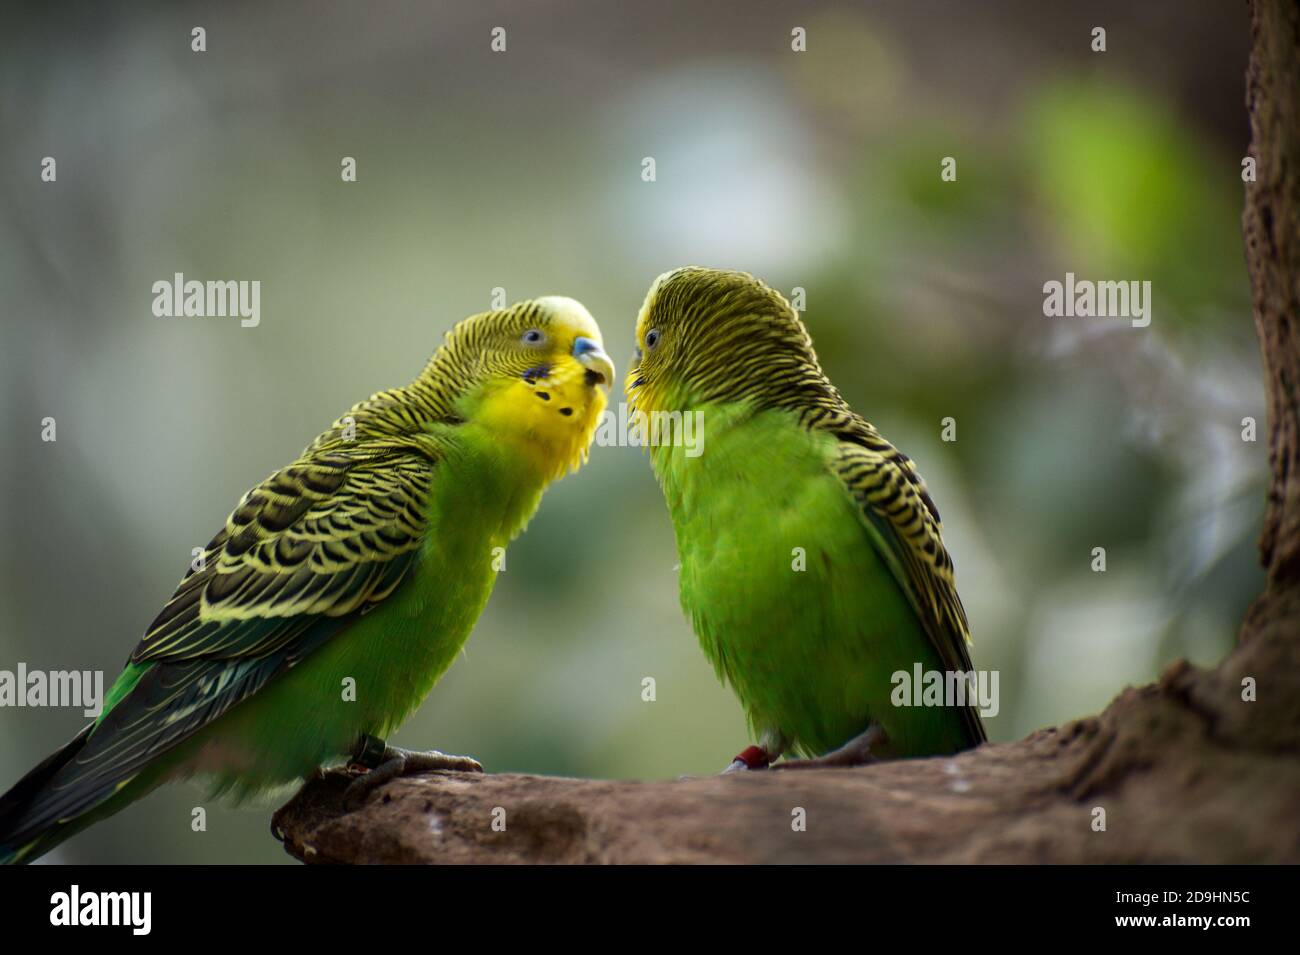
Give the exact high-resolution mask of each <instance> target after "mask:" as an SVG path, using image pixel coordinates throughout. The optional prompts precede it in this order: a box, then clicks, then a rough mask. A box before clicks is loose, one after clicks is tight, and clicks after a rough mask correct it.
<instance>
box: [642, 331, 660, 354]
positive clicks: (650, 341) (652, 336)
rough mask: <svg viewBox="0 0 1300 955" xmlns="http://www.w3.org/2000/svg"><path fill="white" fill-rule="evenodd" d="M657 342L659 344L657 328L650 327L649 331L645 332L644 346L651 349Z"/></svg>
mask: <svg viewBox="0 0 1300 955" xmlns="http://www.w3.org/2000/svg"><path fill="white" fill-rule="evenodd" d="M658 344H659V329H657V328H652V329H650V331H648V332H646V333H645V347H646V348H648V349H652V348H654V347H655V346H656V345H658Z"/></svg>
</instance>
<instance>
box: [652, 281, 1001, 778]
mask: <svg viewBox="0 0 1300 955" xmlns="http://www.w3.org/2000/svg"><path fill="white" fill-rule="evenodd" d="M636 344H637V357H636V360H635V362H634V363H633V365H632V367H631V369H630V370H629V372H628V375H627V393H628V398H629V402H630V403H631V404H632V405H633V406H634V408H635V412H636V417H637V419H638V420H640V421H641V426H642V427H643V428H647V429H648V430H649V435H648V436H647V437H648V439H649V441H648V443H650V444H651V449H650V455H651V461H652V464H653V466H654V470H655V473H656V475H657V477H658V479H659V483H660V486H661V487H662V489H663V494H664V499H665V500H666V502H667V505H668V512H669V515H670V516H671V518H672V522H673V527H674V529H675V531H676V538H677V550H678V555H679V558H680V562H681V563H680V568H679V571H678V572H679V590H680V596H681V601H682V606H683V608H684V609H685V611H686V613H687V614H688V615H689V617H690V619H691V622H692V624H693V626H694V629H695V633H696V635H697V636H698V637H699V640H700V644H701V646H702V648H703V649H704V653H705V655H706V656H707V657H708V658H709V660H710V662H712V664H713V666H714V668H715V669H716V671H717V673H718V676H719V678H720V679H721V680H723V681H724V682H725V683H727V684H729V685H730V686H731V687H732V688H733V690H734V691H735V693H736V695H737V697H739V699H740V702H741V704H742V706H743V707H744V710H745V713H746V715H747V717H748V719H749V723H750V727H751V729H752V731H753V732H754V733H755V734H756V737H757V739H758V745H757V746H749V747H748V748H747V749H745V750H744V751H743V752H742V753H741V754H740V755H739V756H737V757H736V759H735V760H734V761H733V762H732V764H731V767H730V769H732V770H736V769H745V768H749V769H755V768H762V767H766V766H767V765H769V763H772V762H774V761H775V760H776V759H777V758H778V757H779V756H781V755H782V754H783V753H793V754H798V755H802V756H805V757H811V758H809V759H805V760H799V761H789V762H786V763H782V764H779V765H781V766H805V767H806V766H817V765H853V764H857V763H862V762H866V761H869V760H871V759H879V758H888V757H898V756H919V755H934V754H943V753H953V752H956V751H958V750H962V749H967V748H969V747H972V746H976V745H978V744H979V743H981V742H982V741H984V740H985V738H986V737H985V732H984V727H983V724H982V722H981V720H980V715H979V711H978V710H977V709H976V707H975V705H973V704H974V703H975V700H974V694H973V693H972V694H970V695H966V690H967V689H969V687H970V684H969V682H966V683H963V684H962V686H963V689H962V692H961V694H957V695H956V696H957V697H964V698H963V699H959V700H958V703H957V704H954V705H937V706H914V705H906V706H901V705H896V704H897V703H898V701H899V697H898V696H897V695H896V690H897V689H898V688H899V686H900V679H912V677H913V675H914V674H916V673H917V672H923V673H926V674H929V673H940V674H945V675H946V674H953V675H954V676H956V675H958V674H960V675H961V677H960V681H969V680H970V679H971V678H972V677H973V670H972V667H971V662H970V657H969V654H968V651H967V642H968V639H969V636H968V628H967V622H966V614H965V611H964V610H963V608H962V604H961V600H960V598H959V597H958V596H957V590H956V587H955V585H954V583H953V566H952V561H951V559H950V558H949V556H948V552H947V551H946V550H945V549H944V546H943V542H942V540H941V539H940V523H939V512H938V510H937V509H936V508H935V505H934V502H933V501H932V500H931V499H930V495H929V494H928V493H927V492H926V488H925V484H924V483H923V482H922V480H921V477H920V475H919V474H918V473H917V471H916V468H915V466H914V465H913V464H912V462H911V461H910V460H909V459H908V458H907V456H906V455H904V454H903V453H902V452H900V451H898V450H897V449H896V448H894V447H893V446H892V445H891V444H890V443H889V442H888V441H886V440H885V439H884V438H883V437H882V436H881V435H880V432H878V431H877V430H876V429H875V428H874V427H872V425H870V424H869V423H867V422H866V421H865V420H863V419H862V418H861V417H859V416H858V415H857V414H855V413H854V411H853V410H852V409H851V408H850V407H849V406H848V405H847V404H846V403H845V401H844V399H843V398H842V397H840V394H839V392H838V391H836V389H835V387H834V386H833V385H832V384H831V382H830V380H829V379H828V378H827V377H826V375H825V374H824V373H823V371H822V369H821V366H820V365H819V363H818V361H817V356H816V354H815V353H814V352H813V347H812V341H811V339H810V338H809V336H808V333H807V331H806V330H805V329H804V326H803V323H802V322H801V321H800V320H799V317H798V315H796V313H795V311H794V309H793V308H791V306H790V304H789V303H788V302H787V301H786V300H785V299H784V298H783V297H782V296H781V295H780V294H779V293H778V292H776V291H773V290H772V289H770V288H768V287H767V286H766V285H764V284H763V283H761V282H759V281H757V280H756V279H754V278H753V277H752V276H750V275H748V274H745V273H742V272H724V271H717V270H713V269H703V268H682V269H677V270H675V271H672V272H668V273H666V274H664V275H662V276H660V277H659V278H658V279H657V280H656V281H655V283H654V284H653V285H652V286H651V288H650V291H649V293H648V294H647V296H646V300H645V304H644V305H643V306H642V309H641V313H640V315H639V316H638V319H637V326H636ZM683 415H691V416H697V417H693V418H692V420H693V421H698V424H697V425H695V430H696V432H697V440H696V441H695V442H687V441H682V440H678V439H677V436H676V435H677V432H676V430H675V429H676V428H680V427H681V423H682V422H683V418H682V416H683ZM642 416H644V417H642ZM700 437H702V438H703V440H702V441H699V440H698V438H700ZM701 452H702V453H701ZM918 665H919V669H918ZM900 674H901V675H903V676H901V677H900ZM942 679H944V680H945V681H946V682H948V683H950V684H952V685H954V686H955V685H956V684H957V683H958V682H960V681H958V680H953V679H949V678H948V677H947V676H943V677H942ZM916 691H917V694H918V695H919V694H920V687H917V688H916ZM909 702H911V701H910V700H909Z"/></svg>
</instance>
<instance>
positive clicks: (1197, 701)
mask: <svg viewBox="0 0 1300 955" xmlns="http://www.w3.org/2000/svg"><path fill="white" fill-rule="evenodd" d="M1250 9H1251V25H1252V35H1253V49H1252V53H1251V60H1250V65H1249V68H1248V71H1247V77H1246V85H1247V95H1246V102H1247V106H1248V109H1249V111H1250V120H1251V137H1252V142H1251V149H1250V155H1252V156H1254V157H1255V158H1256V160H1257V181H1256V182H1254V183H1248V184H1247V185H1246V203H1245V212H1244V215H1243V227H1244V234H1245V248H1246V260H1247V265H1248V268H1249V272H1250V279H1251V284H1252V289H1253V294H1254V313H1255V325H1256V329H1257V332H1258V335H1259V341H1260V348H1261V351H1262V355H1263V365H1264V374H1265V387H1266V391H1267V396H1268V408H1269V442H1270V444H1269V447H1270V468H1271V473H1272V477H1271V483H1270V486H1269V492H1268V503H1267V508H1266V513H1265V516H1264V527H1263V533H1262V535H1261V539H1260V555H1261V559H1262V561H1263V564H1264V567H1265V569H1266V570H1267V575H1268V576H1267V586H1266V589H1265V591H1264V593H1263V594H1262V595H1261V596H1260V597H1259V598H1258V599H1257V600H1256V601H1255V603H1254V604H1253V605H1252V606H1251V608H1250V611H1249V612H1248V614H1247V616H1246V619H1245V621H1244V623H1243V625H1242V628H1241V631H1240V634H1239V640H1238V643H1237V646H1236V648H1235V649H1234V650H1233V652H1232V653H1231V654H1230V655H1229V656H1228V657H1227V659H1225V660H1224V661H1223V662H1222V663H1221V664H1219V666H1217V667H1216V668H1214V669H1211V670H1201V669H1197V668H1195V667H1192V666H1190V665H1188V664H1186V663H1183V662H1179V663H1176V664H1174V665H1172V666H1171V667H1169V668H1168V669H1167V670H1166V672H1165V673H1164V674H1163V675H1162V677H1161V679H1160V680H1159V682H1158V683H1156V684H1154V685H1151V686H1145V687H1142V688H1140V689H1132V688H1129V689H1126V690H1124V691H1123V692H1122V693H1121V694H1120V695H1119V696H1118V697H1117V698H1116V699H1115V700H1114V701H1113V702H1112V703H1111V704H1110V705H1109V706H1108V707H1107V708H1106V710H1105V711H1104V712H1103V713H1101V715H1100V716H1097V717H1095V718H1090V719H1085V720H1080V721H1076V722H1073V723H1070V724H1067V725H1066V726H1063V727H1060V728H1059V729H1049V730H1043V731H1040V732H1037V733H1034V734H1033V735H1031V736H1029V737H1028V738H1026V739H1023V740H1020V741H1018V742H1015V743H1006V744H994V745H986V746H983V747H980V748H979V749H978V750H975V751H972V752H968V753H963V754H961V755H959V756H956V757H953V758H949V759H928V760H909V761H902V762H893V763H883V764H879V765H875V766H871V767H866V768H862V769H853V770H833V771H832V770H826V771H817V772H766V773H750V774H742V775H738V776H730V777H725V778H702V779H688V780H682V781H674V782H610V781H599V780H578V779H557V778H548V777H536V776H518V775H500V776H492V775H489V776H463V775H456V774H445V773H434V774H428V775H425V776H420V777H413V778H408V779H402V780H397V781H395V782H392V783H389V784H388V785H387V786H386V787H384V788H383V789H382V790H380V791H379V792H378V793H376V794H375V795H374V796H372V797H371V799H370V800H369V801H368V802H367V803H366V804H365V805H364V806H363V807H361V808H360V809H358V810H356V811H353V812H346V811H344V809H343V806H342V800H341V792H342V789H343V787H344V786H345V785H346V783H347V781H348V779H349V778H350V776H349V774H348V773H347V772H346V771H342V770H336V771H332V772H330V773H327V774H325V776H324V777H323V778H322V779H320V780H317V781H314V782H312V783H309V784H308V785H306V786H305V787H304V788H303V790H302V791H301V792H300V793H299V794H298V795H297V796H295V797H294V799H293V800H292V801H291V802H289V803H288V804H287V805H286V806H284V807H283V808H282V809H281V810H280V811H279V812H278V813H276V816H275V820H274V828H275V829H276V831H277V832H278V834H280V835H281V837H282V838H283V840H284V844H285V848H286V849H287V850H288V851H289V852H290V853H291V854H292V855H294V856H296V857H298V858H299V859H302V860H303V861H306V862H317V863H319V862H333V863H365V862H422V863H439V862H1292V863H1294V862H1300V812H1297V808H1300V415H1298V414H1297V387H1298V385H1300V350H1298V343H1297V329H1296V327H1295V326H1296V321H1297V317H1298V316H1300V149H1298V148H1297V147H1298V146H1300V4H1297V2H1296V0H1255V2H1253V3H1252V4H1251V8H1250ZM1248 678H1249V679H1251V680H1253V681H1254V683H1255V686H1256V692H1257V700H1256V701H1252V702H1247V701H1246V700H1243V698H1242V697H1243V681H1246V680H1247V679H1248ZM1098 808H1100V809H1104V810H1105V819H1106V828H1105V831H1096V830H1095V829H1094V827H1093V820H1094V818H1095V810H1096V809H1098ZM498 809H499V810H504V816H502V814H501V813H500V812H499V811H497V810H498ZM798 809H802V810H803V811H804V814H805V816H806V829H805V830H804V831H797V828H796V827H795V826H794V825H792V823H793V822H794V820H795V818H796V814H797V810H798ZM494 820H497V821H498V826H497V827H496V828H494V826H493V822H494ZM502 820H503V821H504V823H505V826H504V831H498V830H499V829H500V821H502Z"/></svg>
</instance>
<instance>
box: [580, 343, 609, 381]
mask: <svg viewBox="0 0 1300 955" xmlns="http://www.w3.org/2000/svg"><path fill="white" fill-rule="evenodd" d="M573 357H574V358H576V359H578V363H579V364H580V365H582V366H583V367H584V368H586V369H587V384H589V385H604V386H605V388H606V389H608V388H609V386H610V384H611V383H613V381H614V363H613V362H612V361H610V360H609V356H608V355H606V354H605V349H603V348H601V347H600V342H598V341H596V340H595V339H591V338H586V337H584V336H579V337H578V338H575V339H574V341H573Z"/></svg>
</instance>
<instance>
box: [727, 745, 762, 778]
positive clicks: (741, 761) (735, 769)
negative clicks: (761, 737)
mask: <svg viewBox="0 0 1300 955" xmlns="http://www.w3.org/2000/svg"><path fill="white" fill-rule="evenodd" d="M770 765H772V757H771V756H770V755H769V754H768V752H767V750H765V749H764V748H763V747H761V746H746V747H745V748H744V749H742V750H741V751H740V752H739V753H737V754H736V758H735V759H733V760H732V761H731V765H730V766H728V767H727V768H726V769H724V770H723V771H722V772H721V774H720V775H722V776H727V775H730V774H731V773H743V772H748V771H749V770H755V769H767V768H768V767H769V766H770Z"/></svg>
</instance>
